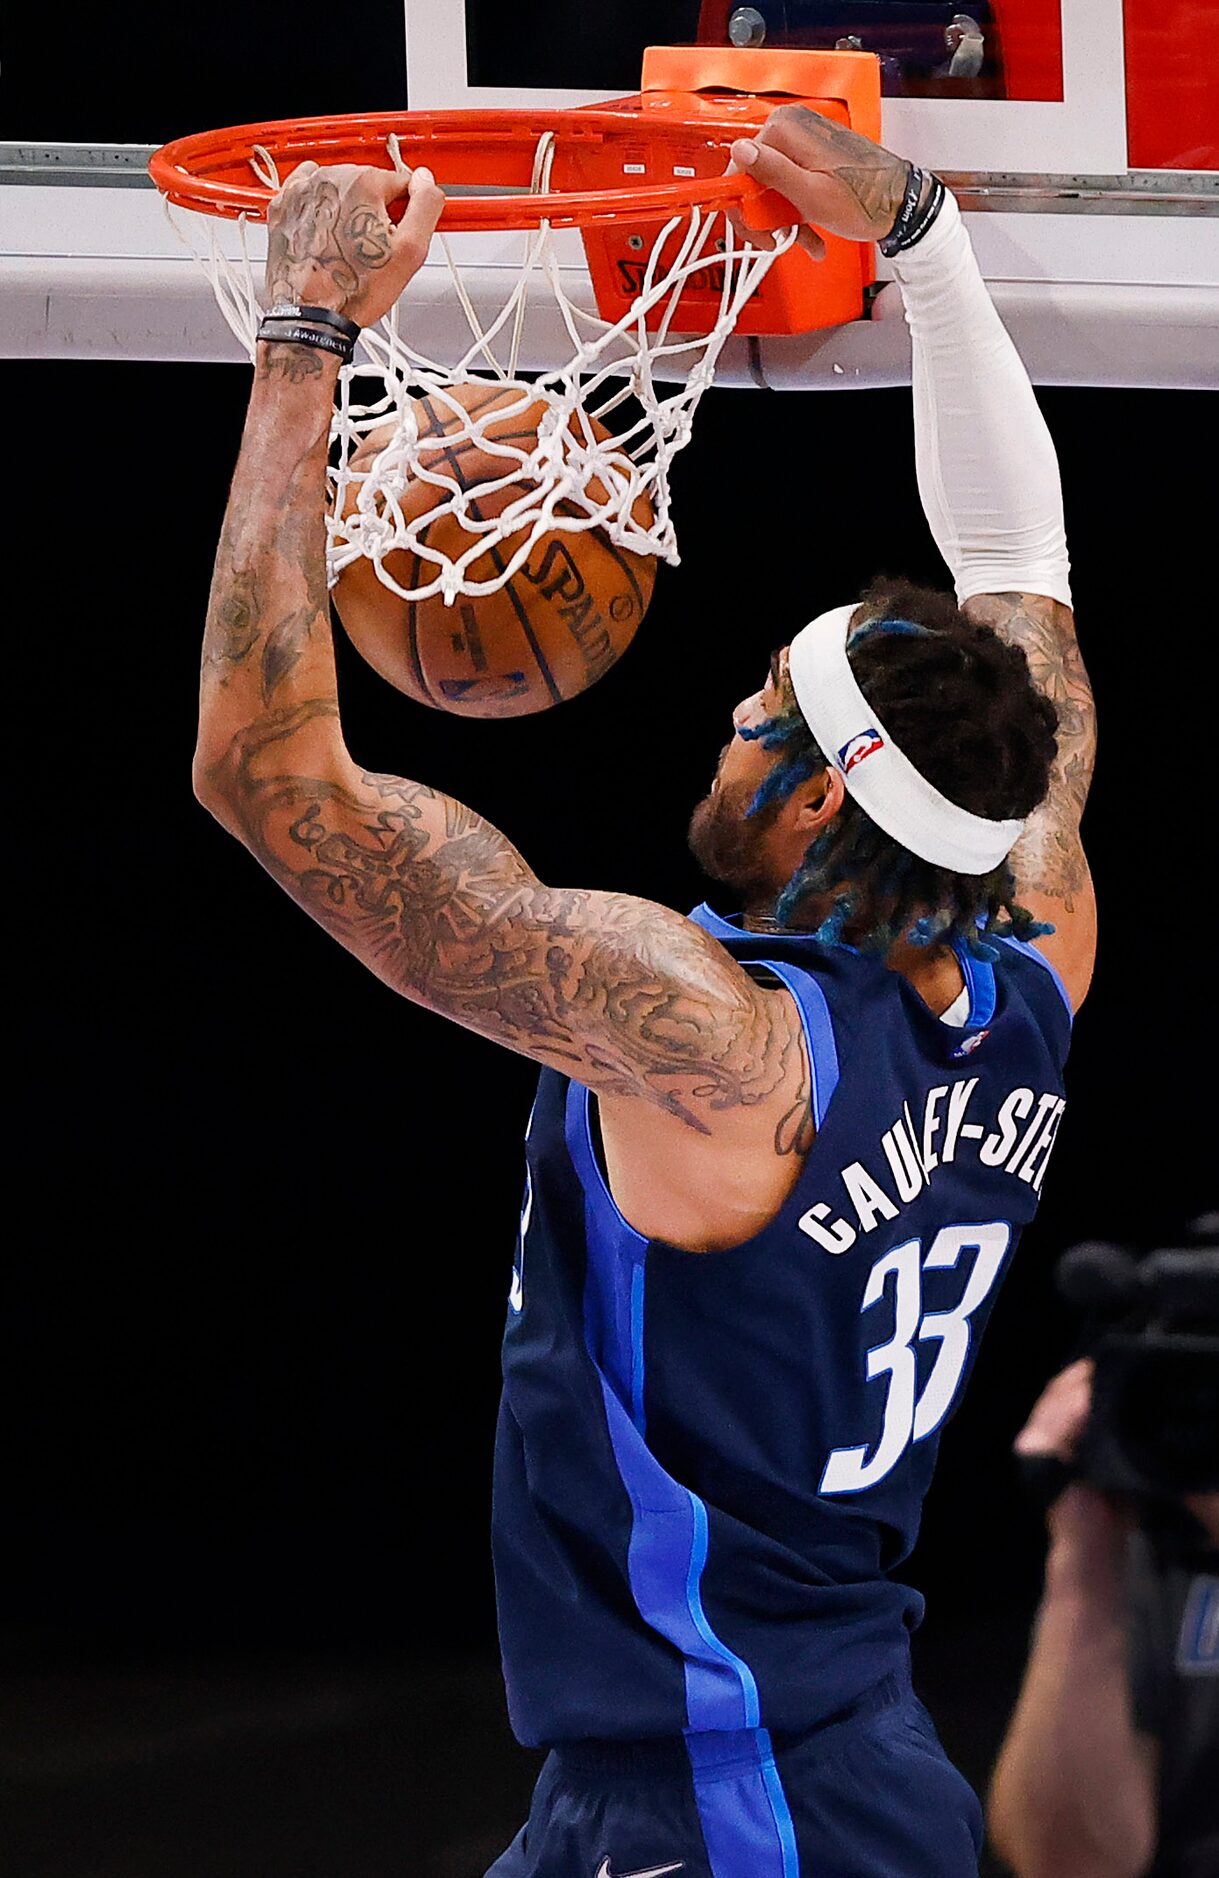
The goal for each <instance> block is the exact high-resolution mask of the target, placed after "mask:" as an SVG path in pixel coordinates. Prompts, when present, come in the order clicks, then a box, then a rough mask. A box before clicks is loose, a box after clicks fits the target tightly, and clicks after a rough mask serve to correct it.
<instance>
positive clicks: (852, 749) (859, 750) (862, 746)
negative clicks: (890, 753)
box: [838, 724, 885, 776]
mask: <svg viewBox="0 0 1219 1878" xmlns="http://www.w3.org/2000/svg"><path fill="white" fill-rule="evenodd" d="M884 747H885V740H884V738H883V737H882V736H881V734H880V732H879V731H878V730H877V728H876V726H875V725H874V724H869V726H868V728H867V730H861V731H860V732H859V735H858V736H857V737H851V738H850V739H849V740H848V741H847V742H846V743H844V744H843V746H842V748H841V750H839V752H838V767H839V769H840V770H841V771H842V773H843V775H844V776H846V775H849V774H850V772H851V770H853V769H854V767H855V765H856V763H862V762H863V760H864V758H865V756H875V754H876V752H877V751H878V750H883V749H884Z"/></svg>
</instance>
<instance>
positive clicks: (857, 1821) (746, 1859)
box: [487, 1676, 982, 1878]
mask: <svg viewBox="0 0 1219 1878" xmlns="http://www.w3.org/2000/svg"><path fill="white" fill-rule="evenodd" d="M981 1847H982V1809H981V1807H980V1806H979V1805H978V1801H977V1798H976V1796H975V1794H974V1793H973V1790H972V1789H971V1787H970V1786H969V1784H968V1782H967V1781H966V1780H965V1779H964V1777H963V1776H962V1775H961V1774H959V1773H958V1772H957V1770H956V1768H955V1767H954V1766H953V1765H952V1762H951V1761H950V1760H949V1759H948V1757H947V1755H946V1754H945V1752H944V1750H943V1748H942V1747H941V1745H940V1741H939V1738H938V1736H937V1735H936V1732H935V1728H934V1725H933V1724H932V1721H931V1717H930V1716H929V1715H928V1713H927V1711H926V1709H925V1708H924V1707H923V1705H922V1703H921V1702H920V1701H919V1700H918V1699H917V1697H916V1696H915V1695H914V1694H913V1692H912V1690H911V1688H910V1685H909V1682H908V1681H907V1680H906V1678H905V1677H901V1678H899V1677H896V1676H891V1677H887V1678H886V1679H885V1681H884V1682H882V1683H880V1684H878V1686H877V1687H876V1688H875V1689H873V1690H871V1691H869V1693H868V1694H867V1695H865V1696H864V1697H863V1698H862V1699H861V1700H860V1701H859V1702H858V1703H856V1704H854V1705H853V1707H852V1708H851V1709H850V1710H849V1711H847V1712H846V1713H845V1714H843V1715H842V1716H839V1717H835V1718H833V1719H831V1720H830V1721H829V1722H827V1723H825V1724H823V1725H822V1726H820V1727H818V1728H815V1729H812V1730H810V1731H809V1732H808V1733H806V1734H800V1735H791V1736H774V1737H771V1736H770V1735H768V1734H767V1732H766V1730H764V1729H752V1730H747V1731H744V1730H743V1731H742V1732H741V1733H739V1734H722V1735H705V1736H691V1737H690V1738H689V1739H688V1740H685V1741H683V1740H677V1741H648V1742H608V1741H607V1742H581V1743H579V1744H576V1745H572V1746H565V1747H560V1748H558V1749H556V1750H554V1751H553V1752H552V1753H551V1754H550V1755H549V1757H548V1758H547V1760H546V1762H545V1764H544V1766H543V1768H542V1773H541V1777H540V1778H539V1780H538V1784H537V1787H536V1788H535V1790H534V1795H533V1804H532V1807H531V1809H530V1814H529V1820H528V1823H527V1825H526V1826H525V1827H524V1829H523V1830H522V1831H521V1832H520V1833H518V1835H517V1837H516V1838H515V1839H514V1840H513V1842H512V1844H511V1845H510V1846H509V1848H508V1850H507V1851H506V1852H505V1853H504V1854H503V1856H502V1858H499V1859H497V1860H496V1862H495V1864H494V1865H493V1866H492V1867H491V1870H490V1871H489V1872H488V1873H487V1878H669V1874H672V1878H977V1871H978V1857H979V1854H980V1852H981Z"/></svg>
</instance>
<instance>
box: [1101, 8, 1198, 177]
mask: <svg viewBox="0 0 1219 1878" xmlns="http://www.w3.org/2000/svg"><path fill="white" fill-rule="evenodd" d="M1124 5H1125V15H1126V133H1127V144H1128V161H1129V164H1130V167H1131V169H1134V170H1213V169H1219V52H1217V51H1216V46H1217V45H1219V7H1215V6H1213V5H1211V6H1208V5H1204V4H1199V0H1124Z"/></svg>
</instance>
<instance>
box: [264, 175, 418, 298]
mask: <svg viewBox="0 0 1219 1878" xmlns="http://www.w3.org/2000/svg"><path fill="white" fill-rule="evenodd" d="M399 202H402V203H403V204H404V209H403V213H402V216H401V220H400V221H398V223H397V226H396V227H395V225H394V219H393V216H392V214H391V209H392V207H393V206H394V205H395V204H396V203H399ZM443 208H444V192H443V191H442V190H441V189H440V188H439V186H438V185H437V183H436V180H435V178H434V176H433V175H432V172H431V170H429V169H415V170H411V169H407V168H406V167H405V166H404V167H403V168H401V169H398V170H383V169H377V168H374V167H373V166H371V165H366V164H356V163H332V164H327V165H326V166H325V167H324V168H323V167H322V166H321V165H319V164H317V163H313V162H308V163H301V164H299V165H298V167H297V168H296V169H294V170H293V172H292V174H291V176H289V178H288V180H287V182H286V183H285V184H284V186H283V188H282V189H281V190H280V191H279V193H278V194H277V195H276V196H274V197H273V198H272V201H271V205H270V208H269V209H268V211H267V230H268V241H267V271H266V291H267V295H268V304H271V305H274V304H277V303H283V302H294V303H297V304H301V305H306V306H321V307H328V308H329V309H330V310H331V311H332V312H335V313H342V314H344V315H345V317H346V318H348V319H351V320H354V321H355V322H356V324H357V325H359V326H372V325H375V323H376V322H377V320H379V319H382V318H383V317H384V316H385V314H387V313H388V312H389V310H390V308H391V307H392V306H393V305H394V304H395V302H396V301H397V300H398V299H399V297H400V296H401V294H402V293H403V292H404V290H405V289H406V287H407V285H408V284H409V282H410V281H411V280H412V279H413V278H414V276H415V275H416V274H417V273H418V272H419V269H420V268H421V267H422V266H423V264H424V262H425V261H426V259H427V255H428V248H429V246H430V244H431V240H432V236H433V234H434V233H435V230H436V224H437V223H438V222H439V220H440V215H441V211H442V210H443Z"/></svg>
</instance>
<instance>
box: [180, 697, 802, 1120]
mask: <svg viewBox="0 0 1219 1878" xmlns="http://www.w3.org/2000/svg"><path fill="white" fill-rule="evenodd" d="M325 747H326V746H325V745H319V744H318V743H317V741H316V740H315V739H313V738H312V737H311V723H310V720H309V717H308V707H307V706H300V707H295V708H294V709H293V710H291V711H284V712H281V713H278V714H272V715H269V716H268V717H266V718H264V719H262V720H260V722H259V723H257V724H255V725H252V726H250V727H249V729H248V730H246V731H245V732H243V733H242V735H241V737H240V739H238V740H237V742H236V744H235V746H234V748H233V749H232V750H231V751H230V753H229V755H228V757H227V759H226V760H225V762H224V764H223V765H222V766H217V767H216V768H214V769H213V770H212V772H211V773H210V774H209V775H208V776H203V777H200V778H198V779H197V781H196V792H197V794H198V795H199V797H200V800H201V801H203V802H204V804H205V806H206V807H208V808H209V809H210V810H211V812H212V813H213V814H214V815H215V816H216V818H217V820H219V821H220V822H221V823H222V824H223V825H224V826H225V827H226V828H228V829H229V831H230V832H231V833H233V834H234V835H236V836H237V837H238V838H239V839H240V840H241V841H243V842H244V843H245V845H246V846H247V847H248V848H249V849H250V851H251V852H252V853H253V854H254V855H255V856H256V858H257V859H258V860H259V861H261V862H262V864H263V866H264V867H265V868H266V869H267V871H268V872H269V873H270V874H272V875H273V876H274V878H275V879H276V880H278V881H279V883H280V885H281V886H282V887H284V888H285V889H286V891H287V892H288V893H290V894H291V895H292V897H293V898H294V899H295V900H297V901H299V903H300V905H301V906H302V907H304V909H305V910H306V912H308V913H311V914H312V915H313V917H314V918H315V919H316V920H317V921H318V922H319V923H320V924H321V925H323V926H324V927H325V928H326V929H327V931H329V932H331V933H333V935H334V937H335V938H336V939H338V940H339V941H340V942H341V943H342V944H343V945H344V946H346V947H347V948H348V950H349V951H351V952H353V953H355V954H356V956H357V957H358V958H360V959H362V960H363V961H364V963H365V964H366V965H368V966H369V967H370V969H371V970H372V971H374V972H376V973H377V975H378V976H379V977H380V978H382V979H384V981H385V982H386V983H387V984H388V985H390V986H392V988H393V989H394V990H395V991H398V992H400V993H401V994H402V995H403V996H404V997H408V998H411V999H414V1000H416V1001H417V1002H418V1003H420V1004H424V1005H426V1006H427V1007H428V1008H429V1009H431V1010H434V1011H437V1012H440V1013H441V1014H442V1015H444V1016H446V1017H451V1018H453V1019H454V1020H455V1021H456V1022H457V1023H460V1024H464V1025H466V1026H468V1027H469V1028H470V1029H472V1030H476V1031H479V1032H481V1034H482V1035H483V1036H486V1037H490V1038H492V1039H494V1040H495V1041H496V1042H498V1043H503V1044H506V1045H507V1046H508V1048H509V1049H512V1050H516V1051H519V1052H520V1053H521V1054H522V1055H524V1056H528V1057H532V1058H533V1059H534V1060H535V1061H536V1062H539V1063H545V1064H549V1065H551V1066H553V1067H554V1068H556V1069H559V1070H560V1071H562V1073H563V1074H564V1075H567V1076H570V1077H572V1078H574V1079H575V1080H576V1081H579V1082H583V1083H586V1084H587V1085H588V1086H589V1088H591V1089H594V1090H596V1091H598V1093H600V1094H603V1095H623V1096H633V1097H638V1098H640V1099H642V1100H643V1101H645V1102H647V1103H650V1104H653V1105H655V1107H656V1108H657V1109H659V1110H663V1111H664V1112H665V1113H667V1114H669V1115H671V1116H674V1117H676V1118H677V1119H678V1120H680V1121H681V1122H682V1123H683V1124H685V1125H686V1126H687V1127H689V1128H691V1129H693V1130H695V1131H696V1132H697V1133H699V1134H710V1133H712V1132H715V1133H719V1127H717V1126H716V1125H715V1117H716V1116H717V1114H718V1115H720V1116H722V1117H723V1125H726V1126H727V1127H729V1128H731V1126H732V1116H731V1114H730V1113H729V1111H733V1110H745V1109H751V1108H754V1107H755V1106H756V1105H757V1104H759V1103H763V1102H765V1100H766V1098H767V1097H768V1096H770V1095H772V1094H773V1093H774V1092H775V1091H776V1090H778V1089H779V1088H780V1087H781V1086H782V1085H784V1084H788V1083H791V1082H792V1080H793V1078H798V1077H799V1075H800V1073H801V1063H802V1052H801V1044H800V1026H799V1022H798V1019H797V1018H796V1017H795V1016H794V1014H793V1015H792V1017H791V1020H790V1021H788V1019H787V1017H786V1015H785V1013H784V1009H783V1007H784V1006H785V1005H786V1002H787V1001H786V1000H778V999H775V998H773V997H768V996H767V995H766V994H765V993H764V992H763V991H761V990H760V989H759V987H758V986H756V985H755V984H754V982H753V981H752V980H751V979H750V977H749V976H748V974H747V973H746V972H744V971H743V970H742V969H741V967H740V966H739V965H738V964H737V963H736V962H735V960H733V959H732V958H731V957H730V956H729V955H728V953H727V952H725V950H724V949H723V947H722V946H720V945H719V944H718V943H717V942H716V941H715V940H714V939H712V938H711V937H710V936H709V935H708V934H707V933H705V932H703V931H702V929H701V928H700V927H698V926H695V925H694V924H693V923H692V922H691V921H689V920H687V919H685V918H684V917H683V916H682V915H681V914H679V913H675V912H673V911H672V909H671V908H668V907H663V906H658V905H655V904H654V903H652V902H649V901H646V900H639V899H635V898H633V897H632V896H631V895H628V894H615V893H599V892H593V891H589V890H585V889H573V888H554V887H547V886H545V885H543V883H542V882H541V881H539V880H538V878H537V876H536V875H535V874H534V872H533V870H532V869H531V868H530V867H529V866H528V865H527V863H526V862H525V861H524V860H523V859H522V857H521V856H520V854H518V853H517V851H516V849H515V848H514V847H513V846H512V844H511V843H510V842H509V841H507V840H506V839H505V838H504V836H503V835H501V834H500V833H499V831H498V830H497V829H495V828H493V827H492V826H491V825H490V824H489V823H488V822H485V821H484V820H483V819H482V817H481V816H479V815H477V814H475V813H474V812H473V811H472V810H471V809H468V808H465V807H463V805H462V804H461V803H459V802H455V801H453V800H452V799H451V798H450V797H447V796H444V795H442V794H441V793H440V792H439V791H437V790H434V789H429V788H427V787H425V786H424V785H423V784H421V783H412V782H407V781H405V780H403V779H402V778H400V777H396V776H382V775H376V774H372V773H370V772H368V771H364V770H361V769H360V768H359V767H358V766H357V765H355V764H354V763H352V762H351V761H350V759H349V758H347V757H346V756H345V754H344V753H343V752H342V751H341V749H340V750H335V749H334V748H333V747H330V748H329V749H328V750H327V755H326V757H325V759H324V760H323V761H321V762H318V761H314V762H313V763H312V764H309V763H308V761H307V760H305V761H302V760H301V759H307V758H308V756H309V755H310V754H311V753H316V752H317V750H318V749H319V748H325Z"/></svg>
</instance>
